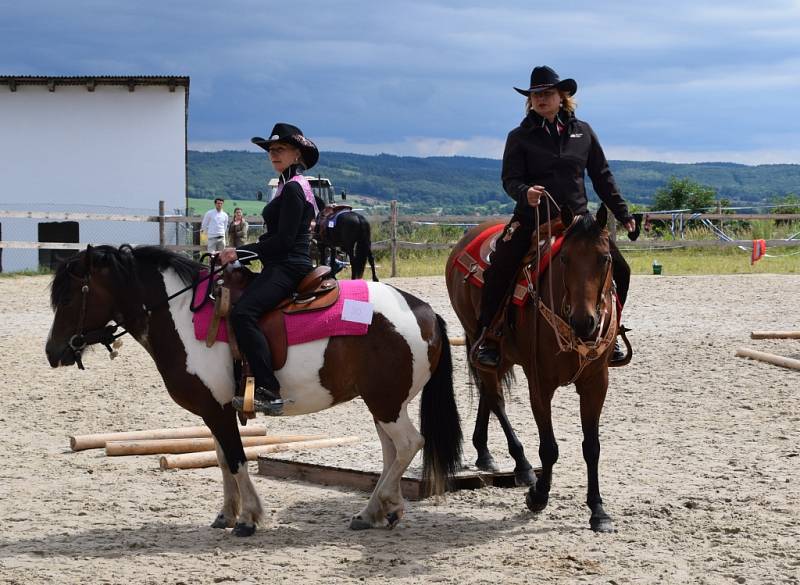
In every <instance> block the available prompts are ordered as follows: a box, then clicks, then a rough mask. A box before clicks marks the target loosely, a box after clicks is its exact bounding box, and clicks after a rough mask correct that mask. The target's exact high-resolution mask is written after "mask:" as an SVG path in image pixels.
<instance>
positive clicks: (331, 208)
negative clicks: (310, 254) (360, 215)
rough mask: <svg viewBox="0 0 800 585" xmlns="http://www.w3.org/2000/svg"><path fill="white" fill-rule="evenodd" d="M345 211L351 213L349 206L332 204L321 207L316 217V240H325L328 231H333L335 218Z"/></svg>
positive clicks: (351, 209)
mask: <svg viewBox="0 0 800 585" xmlns="http://www.w3.org/2000/svg"><path fill="white" fill-rule="evenodd" d="M345 211H353V208H352V207H351V206H350V205H342V204H338V203H336V204H333V205H328V206H327V207H323V208H322V209H321V210H320V212H319V215H317V223H316V230H315V231H316V233H315V236H316V238H317V239H318V240H326V239H328V238H327V235H328V233H327V232H328V230H329V229H333V227H334V226H335V225H336V217H337V216H338V215H339V214H340V213H343V212H345Z"/></svg>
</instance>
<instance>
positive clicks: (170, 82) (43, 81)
mask: <svg viewBox="0 0 800 585" xmlns="http://www.w3.org/2000/svg"><path fill="white" fill-rule="evenodd" d="M0 85H7V86H8V88H9V90H11V91H17V86H19V85H44V86H47V87H48V89H49V90H50V91H55V90H56V87H57V86H59V85H85V86H86V89H87V90H89V91H94V88H95V87H97V86H98V85H124V86H127V87H128V90H129V91H134V90H135V88H136V86H137V85H164V86H167V87H169V90H170V91H175V88H176V87H179V86H180V87H185V88H186V89H187V91H188V89H189V77H188V76H184V75H75V76H72V75H0Z"/></svg>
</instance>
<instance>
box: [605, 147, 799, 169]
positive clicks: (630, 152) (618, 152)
mask: <svg viewBox="0 0 800 585" xmlns="http://www.w3.org/2000/svg"><path fill="white" fill-rule="evenodd" d="M605 153H606V157H608V159H610V160H632V161H659V162H671V163H700V162H733V163H740V164H745V165H767V164H800V149H796V148H795V149H781V150H778V149H754V150H681V149H669V148H664V149H657V148H646V147H640V146H607V147H606V148H605Z"/></svg>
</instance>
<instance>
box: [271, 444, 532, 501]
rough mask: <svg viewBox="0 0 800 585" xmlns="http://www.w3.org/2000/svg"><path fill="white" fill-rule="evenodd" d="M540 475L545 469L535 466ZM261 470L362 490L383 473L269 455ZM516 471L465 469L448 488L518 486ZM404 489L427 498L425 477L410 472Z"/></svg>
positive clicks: (406, 495)
mask: <svg viewBox="0 0 800 585" xmlns="http://www.w3.org/2000/svg"><path fill="white" fill-rule="evenodd" d="M534 472H535V473H536V474H537V475H539V474H540V473H541V468H535V469H534ZM258 473H259V475H265V476H268V477H277V478H280V479H291V480H298V481H305V482H308V483H315V484H321V485H328V486H337V487H345V488H352V489H356V490H360V491H365V492H371V491H373V490H374V489H375V485H376V484H377V483H378V478H379V477H380V473H375V472H372V471H362V470H360V469H347V468H343V467H331V466H328V465H318V464H315V463H304V462H302V461H290V460H286V459H275V458H273V457H269V456H267V455H262V456H261V457H259V458H258ZM515 485H516V484H515V482H514V472H512V471H501V472H498V473H489V472H484V471H477V470H465V471H462V472H460V473H458V474H457V475H456V477H454V478H453V479H452V480H451V483H450V485H449V486H448V490H447V491H451V492H454V491H458V490H464V489H479V488H482V487H490V486H491V487H515ZM400 489H401V490H402V492H403V497H404V498H407V499H409V500H421V499H423V498H424V497H425V493H426V490H425V486H424V485H423V483H422V480H421V478H419V477H415V476H413V475H411V474H407V475H406V476H404V477H403V478H402V479H401V480H400Z"/></svg>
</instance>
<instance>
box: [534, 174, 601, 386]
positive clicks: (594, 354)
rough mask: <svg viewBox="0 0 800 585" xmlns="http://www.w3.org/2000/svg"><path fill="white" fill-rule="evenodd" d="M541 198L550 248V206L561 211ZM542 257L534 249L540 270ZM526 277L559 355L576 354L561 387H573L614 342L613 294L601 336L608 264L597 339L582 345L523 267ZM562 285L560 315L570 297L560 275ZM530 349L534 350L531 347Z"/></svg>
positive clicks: (550, 279)
mask: <svg viewBox="0 0 800 585" xmlns="http://www.w3.org/2000/svg"><path fill="white" fill-rule="evenodd" d="M544 194H545V195H546V196H547V198H548V200H547V217H546V219H547V245H548V246H549V245H550V242H552V231H551V227H550V221H551V219H552V218H551V215H550V202H551V201H552V202H553V205H555V207H556V208H557V209H558V210H559V212H560V207H559V206H558V204H557V203H556V202H555V200H554V199H553V197H552V195H550V193H549V192H547V191H546V190H545V191H544ZM535 214H536V224H537V225H540V223H539V220H540V217H539V206H537V207H536V208H535ZM576 221H578V216H576V218H575V219H573V222H572V224H573V225H574V223H575V222H576ZM570 227H572V226H569V227H568V228H567V229H566V231H565V232H564V235H565V237H566V235H567V234H568V233H569V229H570ZM541 256H542V246H538V245H537V247H536V266H541V259H542V258H541ZM550 268H551V269H549V270H548V271H547V276H548V293H549V295H550V299H551V301H552V302H553V304H554V305H555V298H554V297H553V272H552V267H550ZM523 272H524V274H525V279H526V280H527V281H528V287H527V288H528V294H529V295H530V297H531V300H532V301H533V303H534V306H536V307H537V309H538V313H539V314H541V315H542V317H543V318H544V320H545V321H546V322H547V324H548V325H550V328H551V329H552V330H553V334H554V335H555V338H556V342H557V343H558V348H559V350H558V353H562V352H575V353H577V354H578V369H577V371H576V372H575V375H573V376H572V378H571V379H570V381H569V382H567V383H566V384H564V385H568V384H572V383H573V382H574V381H575V380H577V379H578V377H579V376H580V375H581V373H583V370H584V369H585V368H586V366H588V365H589V364H590V363H591V362H593V361H594V360H596V359H597V358H598V357H600V355H601V354H602V353H603V352H604V350H605V349H606V348H607V347H608V346H609V345H610V344H611V342H612V341H613V339H614V329H615V322H616V319H617V307H616V303H615V302H613V293H612V294H611V300H612V302H611V316H610V319H609V322H608V328H607V329H606V332H605V334H603V326H604V325H605V322H606V316H607V315H608V312H609V311H608V310H607V303H606V301H605V299H606V295H607V294H608V293H609V292H610V291H611V289H612V287H613V279H612V278H611V263H608V264H607V265H606V272H605V276H604V277H603V286H602V288H601V289H600V292H599V294H598V299H597V303H596V308H597V311H598V312H599V313H600V314H601V318H600V323H599V324H598V326H597V337H595V339H594V341H584V340H583V339H581V338H580V337H577V336H576V335H575V332H574V331H573V330H572V327H570V325H569V323H567V322H566V321H565V320H564V318H563V317H562V316H561V315H559V314H558V313H556V311H555V310H553V309H551V308H550V307H548V306H547V305H546V304H545V303H544V301H543V300H542V296H541V295H540V294H539V293H538V290H537V288H536V284H535V283H534V282H533V277H532V275H531V271H530V268H529V267H525V269H524V270H523ZM562 285H563V287H564V298H563V299H562V309H561V310H562V312H565V311H568V309H569V305H567V304H566V302H567V296H568V293H569V289H568V288H567V285H566V280H565V276H564V275H563V274H562ZM538 323H539V319H538V318H534V320H533V343H535V342H536V340H537V337H538ZM532 347H533V346H532ZM532 363H533V364H534V373H535V372H536V370H535V368H536V358H535V357H533V359H532Z"/></svg>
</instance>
